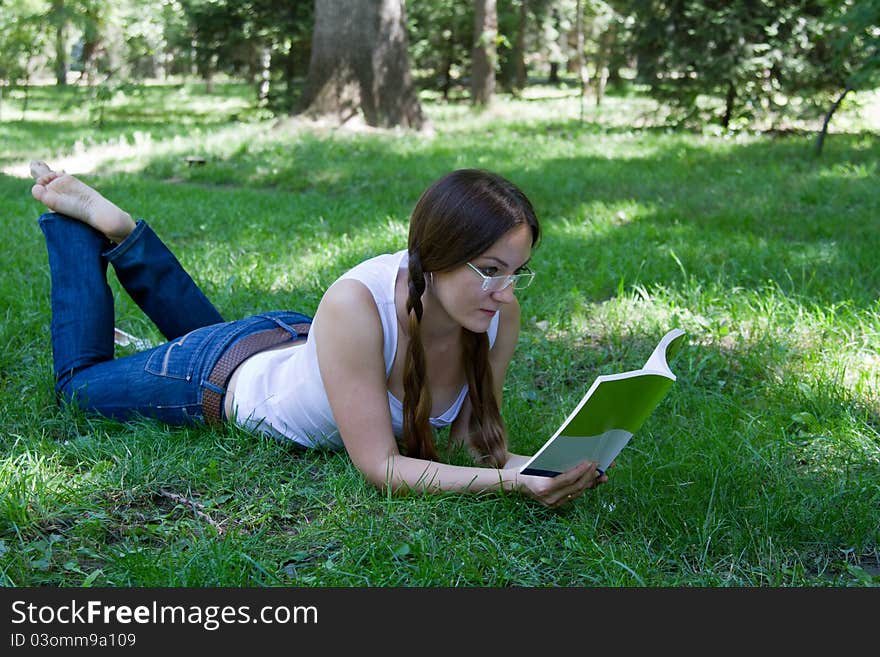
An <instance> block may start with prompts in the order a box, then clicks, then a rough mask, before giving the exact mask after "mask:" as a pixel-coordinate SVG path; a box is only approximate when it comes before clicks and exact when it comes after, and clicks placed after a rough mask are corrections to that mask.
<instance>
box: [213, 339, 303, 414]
mask: <svg viewBox="0 0 880 657" xmlns="http://www.w3.org/2000/svg"><path fill="white" fill-rule="evenodd" d="M310 326H311V324H307V323H304V324H291V325H290V327H291V328H292V329H294V330H295V331H296V332H297V333H298V334H299V336H302V337H305V336H306V335H308V333H309V327H310ZM292 339H293V336H292V335H291V334H290V331H288V330H287V329H283V328H280V327H279V328H274V329H268V330H266V331H260V332H258V333H252V334H251V335H248V336H246V337H243V338H241V339H240V340H237V341H236V342H234V343H232V345H231V346H230V347H229V348H228V349H227V350H226V351H224V352H223V355H222V356H220V360H218V361H217V364H216V365H214V369H212V370H211V374H210V375H209V376H208V382H209V383H212V384H214V385H215V386H218V387H220V388H223V389H225V388H226V384H227V383H229V379H230V377H231V376H232V373H233V372H234V371H235V368H236V367H238V366H239V365H241V364H242V363H243V362H244V361H245V360H247V359H248V358H250V357H251V356H253V355H254V354H256V353H258V352H260V351H265V350H266V349H268V348H270V347H275V346H277V345H279V344H283V343H285V342H290V341H292ZM223 396H224V393H220V392H216V391H214V390H211V389H209V388H206V389H205V391H204V392H203V393H202V415H203V416H204V418H205V422H209V423H214V422H220V421H222V420H223Z"/></svg>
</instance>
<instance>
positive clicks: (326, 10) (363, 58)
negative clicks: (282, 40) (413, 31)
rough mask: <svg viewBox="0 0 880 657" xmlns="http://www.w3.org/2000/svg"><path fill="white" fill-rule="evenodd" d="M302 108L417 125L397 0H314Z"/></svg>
mask: <svg viewBox="0 0 880 657" xmlns="http://www.w3.org/2000/svg"><path fill="white" fill-rule="evenodd" d="M303 106H304V107H305V108H306V109H305V112H306V113H307V114H310V115H312V116H329V117H333V119H334V120H337V121H338V122H339V123H345V122H346V121H348V120H349V119H351V118H352V117H353V116H355V115H356V114H358V113H359V112H362V113H363V116H364V119H365V120H366V122H367V124H368V125H371V126H377V127H385V128H388V127H394V126H402V127H406V128H415V129H419V128H421V127H422V126H423V125H424V123H425V119H424V116H423V114H422V106H421V104H420V103H419V99H418V96H417V95H416V91H415V87H414V85H413V83H412V77H411V75H410V69H409V53H408V51H407V37H406V26H405V15H404V6H403V0H315V28H314V34H313V38H312V54H311V60H310V61H309V73H308V76H307V78H306V85H305V91H304V94H303Z"/></svg>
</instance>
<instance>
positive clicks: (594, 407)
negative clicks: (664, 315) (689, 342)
mask: <svg viewBox="0 0 880 657" xmlns="http://www.w3.org/2000/svg"><path fill="white" fill-rule="evenodd" d="M683 343H684V331H683V330H681V329H673V330H672V331H670V332H669V333H667V334H666V335H664V336H663V339H661V340H660V344H658V345H657V347H656V349H654V353H652V354H651V357H650V358H649V359H648V362H647V363H645V366H644V367H643V368H642V369H640V370H633V371H631V372H622V373H620V374H603V375H601V376H598V377H596V380H595V381H594V382H593V385H592V386H590V389H589V390H587V394H585V395H584V397H583V399H581V401H580V403H579V404H578V405H577V406H576V407H575V409H574V411H572V413H571V415H569V416H568V419H566V420H565V422H563V423H562V426H561V427H559V429H557V431H556V433H555V434H553V437H552V438H550V440H548V441H547V442H546V443H545V444H544V446H543V447H542V448H541V449H540V450H538V452H537V453H536V454H535V455H534V456H533V457H532V458H531V459H529V461H528V463H526V464H525V465H524V466H523V468H522V469H521V470H520V472H521V473H522V474H527V475H542V476H545V477H555V476H556V475H558V474H560V473H561V472H563V471H565V470H568V469H569V468H572V467H574V466H575V465H577V464H578V463H581V462H582V461H596V462H597V463H598V464H599V469H600V470H602V471H605V470H607V469H608V466H610V465H611V462H612V461H613V460H614V458H615V457H616V456H617V455H618V454H619V453H620V451H621V450H622V449H623V448H624V447H626V444H627V443H628V442H629V439H630V438H632V436H633V434H634V433H635V432H636V431H638V430H639V429H640V428H641V426H642V424H643V423H644V421H645V419H646V418H647V417H648V416H649V415H650V414H651V412H652V411H653V410H654V409H655V408H656V407H657V404H659V403H660V400H661V399H663V397H665V396H666V393H667V392H669V389H670V388H671V387H672V382H673V381H675V375H674V374H673V373H672V370H670V369H669V361H671V360H672V357H673V356H674V355H675V354H676V352H677V351H678V350H679V348H680V347H681V345H682V344H683Z"/></svg>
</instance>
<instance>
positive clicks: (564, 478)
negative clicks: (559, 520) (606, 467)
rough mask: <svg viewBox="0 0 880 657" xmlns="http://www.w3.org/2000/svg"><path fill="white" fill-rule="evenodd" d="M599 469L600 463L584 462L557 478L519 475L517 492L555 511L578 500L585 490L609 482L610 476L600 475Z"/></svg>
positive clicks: (517, 477)
mask: <svg viewBox="0 0 880 657" xmlns="http://www.w3.org/2000/svg"><path fill="white" fill-rule="evenodd" d="M598 467H599V464H598V463H594V462H592V461H584V462H583V463H581V464H580V465H576V466H575V467H573V468H571V469H570V470H566V471H565V472H563V473H562V474H560V475H557V476H555V477H537V476H534V475H523V474H517V475H516V482H517V490H519V491H520V492H521V493H523V494H525V495H528V496H529V497H531V498H533V499H536V500H538V501H539V502H540V503H541V504H543V505H544V506H547V507H550V508H551V509H555V508H557V507H559V506H562V505H563V504H567V503H568V502H571V501H572V500H575V499H577V498H578V497H580V496H581V495H583V493H584V491H585V490H587V489H589V488H595V487H596V486H598V485H599V484H604V483H605V482H606V481H608V475H606V474H605V473H601V474H600V473H599V470H598Z"/></svg>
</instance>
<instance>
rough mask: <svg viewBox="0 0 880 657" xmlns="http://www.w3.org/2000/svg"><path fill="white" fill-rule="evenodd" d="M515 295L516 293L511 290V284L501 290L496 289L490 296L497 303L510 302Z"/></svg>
mask: <svg viewBox="0 0 880 657" xmlns="http://www.w3.org/2000/svg"><path fill="white" fill-rule="evenodd" d="M515 296H516V294H514V292H513V285H508V286H507V287H506V288H504V289H503V290H498V291H497V292H493V293H492V298H494V299H495V300H496V301H497V302H498V303H512V302H513V298H514V297H515Z"/></svg>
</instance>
